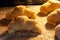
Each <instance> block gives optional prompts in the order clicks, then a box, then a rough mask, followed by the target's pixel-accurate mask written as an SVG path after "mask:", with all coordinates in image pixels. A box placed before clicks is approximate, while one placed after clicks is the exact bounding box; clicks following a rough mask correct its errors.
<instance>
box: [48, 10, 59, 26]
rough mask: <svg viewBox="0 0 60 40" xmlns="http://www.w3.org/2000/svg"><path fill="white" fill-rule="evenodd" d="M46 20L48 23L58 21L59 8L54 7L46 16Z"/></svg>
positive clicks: (54, 23)
mask: <svg viewBox="0 0 60 40" xmlns="http://www.w3.org/2000/svg"><path fill="white" fill-rule="evenodd" d="M47 22H48V23H49V24H53V25H56V23H58V22H60V9H56V10H54V11H53V12H51V13H50V14H49V15H48V16H47Z"/></svg>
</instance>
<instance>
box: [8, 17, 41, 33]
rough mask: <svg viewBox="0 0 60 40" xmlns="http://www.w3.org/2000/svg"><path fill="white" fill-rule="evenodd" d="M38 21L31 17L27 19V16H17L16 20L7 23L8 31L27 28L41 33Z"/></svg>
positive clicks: (12, 31)
mask: <svg viewBox="0 0 60 40" xmlns="http://www.w3.org/2000/svg"><path fill="white" fill-rule="evenodd" d="M39 27H40V26H38V22H36V21H35V20H33V19H28V18H27V16H19V17H17V18H16V20H15V21H14V22H12V23H10V24H9V25H8V33H9V34H11V33H14V32H15V31H21V30H23V31H24V30H27V31H29V32H30V31H32V32H38V33H41V30H40V29H39Z"/></svg>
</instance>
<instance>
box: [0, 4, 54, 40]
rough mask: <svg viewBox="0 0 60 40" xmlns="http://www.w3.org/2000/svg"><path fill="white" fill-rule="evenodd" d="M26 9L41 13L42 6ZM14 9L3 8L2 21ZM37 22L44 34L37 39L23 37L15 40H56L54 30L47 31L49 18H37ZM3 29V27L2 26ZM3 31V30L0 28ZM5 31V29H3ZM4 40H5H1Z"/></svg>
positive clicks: (1, 9) (0, 13) (0, 16)
mask: <svg viewBox="0 0 60 40" xmlns="http://www.w3.org/2000/svg"><path fill="white" fill-rule="evenodd" d="M26 7H28V8H30V9H32V10H34V11H35V12H36V13H39V11H40V10H39V9H40V5H26ZM13 9H14V7H3V8H0V19H2V18H4V16H5V14H6V13H8V12H9V11H11V10H13ZM36 20H37V21H38V22H39V24H40V28H41V29H42V33H41V34H40V35H38V36H36V37H29V38H28V37H26V38H24V37H22V38H17V39H15V40H55V38H54V36H55V32H54V29H47V28H46V23H47V16H45V17H41V16H37V18H36ZM0 27H1V26H0ZM0 29H1V28H0ZM2 29H3V28H2ZM1 40H3V39H1Z"/></svg>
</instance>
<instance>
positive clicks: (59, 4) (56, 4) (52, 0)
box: [39, 0, 60, 15]
mask: <svg viewBox="0 0 60 40" xmlns="http://www.w3.org/2000/svg"><path fill="white" fill-rule="evenodd" d="M57 8H60V1H57V0H48V1H47V2H46V3H44V4H43V5H41V7H40V12H39V14H43V15H47V14H49V13H50V12H52V11H53V10H55V9H57Z"/></svg>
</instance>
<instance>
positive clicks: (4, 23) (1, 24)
mask: <svg viewBox="0 0 60 40" xmlns="http://www.w3.org/2000/svg"><path fill="white" fill-rule="evenodd" d="M10 22H11V20H8V19H6V18H3V19H1V20H0V26H7V25H8V24H9V23H10Z"/></svg>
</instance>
